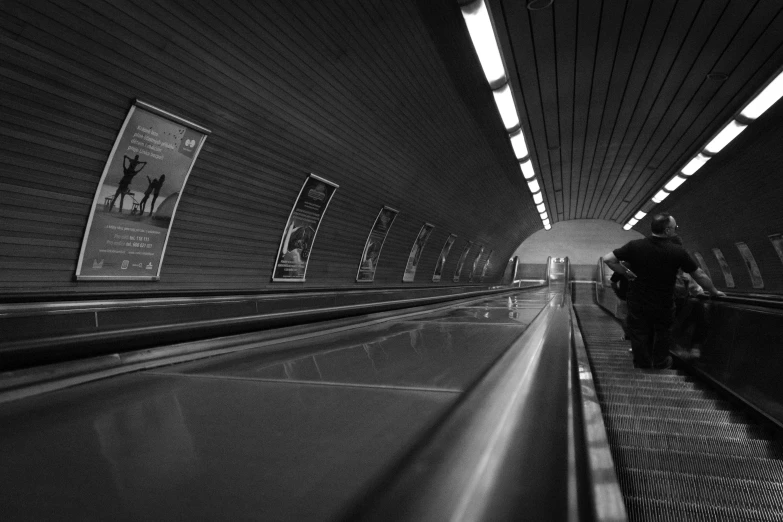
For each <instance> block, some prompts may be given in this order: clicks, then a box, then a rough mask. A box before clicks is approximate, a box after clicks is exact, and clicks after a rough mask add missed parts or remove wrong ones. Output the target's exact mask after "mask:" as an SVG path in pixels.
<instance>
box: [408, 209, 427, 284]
mask: <svg viewBox="0 0 783 522" xmlns="http://www.w3.org/2000/svg"><path fill="white" fill-rule="evenodd" d="M434 228H435V225H430V224H429V223H424V224H423V225H422V226H421V230H419V235H418V236H416V241H414V242H413V247H412V248H411V253H410V254H409V255H408V262H407V263H406V265H405V274H403V276H402V281H403V283H410V282H411V281H413V278H414V277H416V268H417V267H418V266H419V259H421V253H422V252H423V251H424V245H426V244H427V240H428V239H429V238H430V234H431V233H432V230H433V229H434Z"/></svg>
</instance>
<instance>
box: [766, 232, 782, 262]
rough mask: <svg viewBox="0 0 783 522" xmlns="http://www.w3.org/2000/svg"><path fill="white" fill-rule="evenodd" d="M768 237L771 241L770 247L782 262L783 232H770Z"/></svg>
mask: <svg viewBox="0 0 783 522" xmlns="http://www.w3.org/2000/svg"><path fill="white" fill-rule="evenodd" d="M768 237H769V240H770V241H772V248H774V249H775V252H777V253H778V257H779V258H780V262H781V263H783V234H772V235H771V236H768Z"/></svg>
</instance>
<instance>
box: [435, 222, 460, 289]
mask: <svg viewBox="0 0 783 522" xmlns="http://www.w3.org/2000/svg"><path fill="white" fill-rule="evenodd" d="M456 239H457V236H456V235H454V234H451V235H449V238H448V239H447V240H446V242H445V243H444V244H443V248H442V249H441V250H440V257H439V258H438V262H437V263H436V264H435V273H434V274H433V275H432V282H433V283H437V282H439V281H440V276H441V275H442V274H443V267H444V265H445V264H446V258H447V257H449V252H450V251H451V247H452V246H454V241H456Z"/></svg>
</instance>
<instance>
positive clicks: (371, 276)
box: [356, 207, 398, 282]
mask: <svg viewBox="0 0 783 522" xmlns="http://www.w3.org/2000/svg"><path fill="white" fill-rule="evenodd" d="M397 213H398V211H397V210H394V209H393V208H391V207H383V208H382V209H381V210H380V212H378V216H377V217H376V218H375V223H373V225H372V228H371V229H370V233H369V234H368V235H367V241H365V242H364V250H362V258H361V259H360V260H359V269H358V270H357V272H356V282H372V281H374V280H375V269H376V267H377V266H378V260H379V259H380V258H381V249H383V244H384V243H385V242H386V235H387V234H388V233H389V229H390V228H391V226H392V223H394V218H396V217H397Z"/></svg>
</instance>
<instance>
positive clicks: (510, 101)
mask: <svg viewBox="0 0 783 522" xmlns="http://www.w3.org/2000/svg"><path fill="white" fill-rule="evenodd" d="M492 94H494V95H495V105H497V106H498V112H499V113H500V117H501V118H502V119H503V125H505V126H506V130H511V129H513V128H514V127H518V126H519V116H517V106H516V105H514V97H513V96H512V95H511V88H510V87H509V84H505V85H504V86H503V87H501V88H500V89H496V90H494V91H492Z"/></svg>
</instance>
